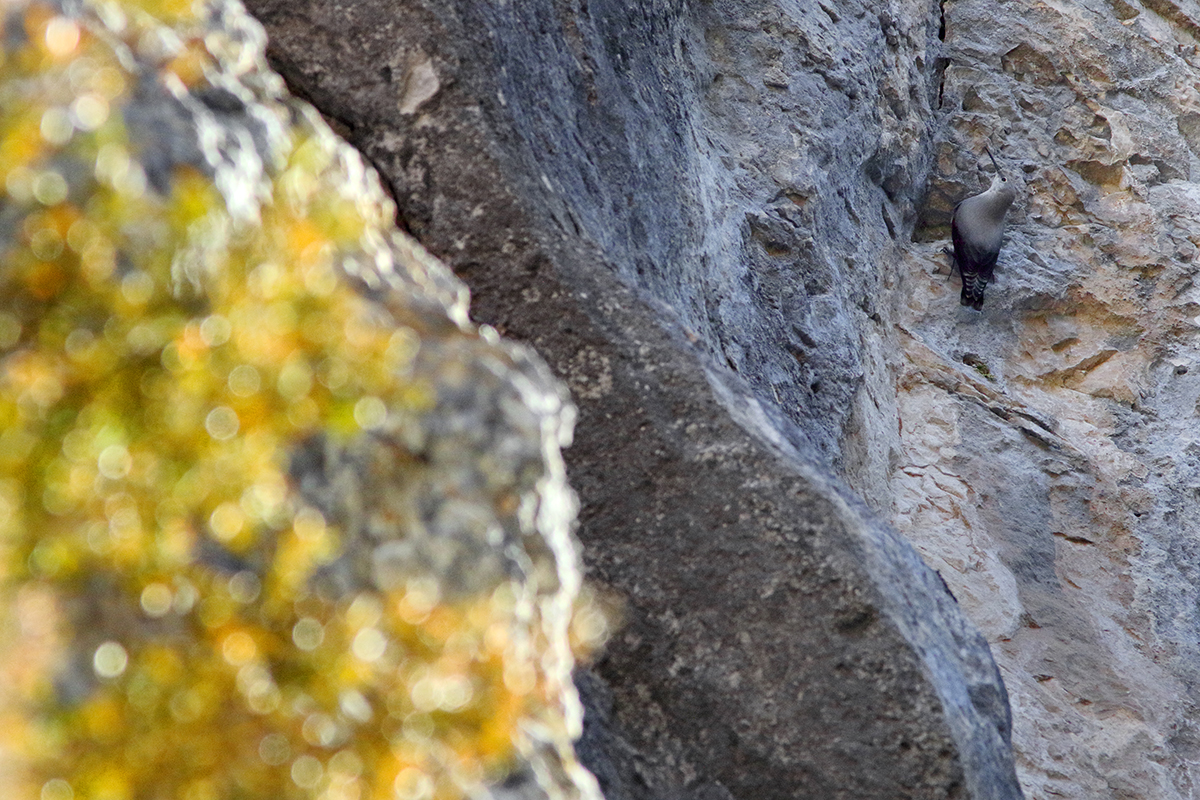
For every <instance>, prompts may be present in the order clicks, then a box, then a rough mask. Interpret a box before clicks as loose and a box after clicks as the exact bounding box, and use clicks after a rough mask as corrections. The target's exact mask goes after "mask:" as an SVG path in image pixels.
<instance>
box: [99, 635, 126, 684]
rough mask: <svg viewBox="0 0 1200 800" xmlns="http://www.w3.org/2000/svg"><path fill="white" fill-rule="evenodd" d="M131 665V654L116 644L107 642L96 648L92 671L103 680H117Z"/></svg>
mask: <svg viewBox="0 0 1200 800" xmlns="http://www.w3.org/2000/svg"><path fill="white" fill-rule="evenodd" d="M128 665H129V654H128V653H126V652H125V648H124V647H122V646H121V645H119V644H117V643H116V642H105V643H104V644H102V645H100V646H99V647H97V648H96V652H95V654H94V655H93V656H92V669H94V670H95V671H96V674H97V675H99V676H100V677H101V678H116V677H119V676H120V675H122V674H123V673H124V672H125V667H127V666H128Z"/></svg>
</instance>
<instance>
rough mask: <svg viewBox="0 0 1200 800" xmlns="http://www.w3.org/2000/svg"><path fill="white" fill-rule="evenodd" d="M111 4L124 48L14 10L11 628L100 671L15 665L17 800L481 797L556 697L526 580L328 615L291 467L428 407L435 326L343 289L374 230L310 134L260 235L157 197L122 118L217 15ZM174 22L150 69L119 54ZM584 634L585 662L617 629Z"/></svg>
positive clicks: (197, 171) (8, 411) (197, 82)
mask: <svg viewBox="0 0 1200 800" xmlns="http://www.w3.org/2000/svg"><path fill="white" fill-rule="evenodd" d="M96 7H97V8H102V10H105V9H107V10H106V11H105V13H110V14H111V13H115V12H114V10H115V11H119V12H121V13H123V14H125V15H126V17H127V20H126V22H127V24H126V26H125V27H124V28H123V30H122V32H121V33H120V35H119V36H118V35H117V34H116V33H114V32H113V30H111V29H107V28H105V27H104V26H102V25H100V24H99V23H98V22H96V20H95V19H94V18H91V17H87V16H85V18H83V19H69V18H67V17H64V16H61V15H60V13H59V12H58V11H57V9H56V8H55V7H54V6H53V5H50V4H46V3H38V2H34V3H28V4H24V5H20V4H10V5H9V6H6V7H5V8H8V11H7V16H4V17H2V18H0V24H2V25H4V26H5V28H6V29H5V30H3V31H0V40H2V41H3V42H6V43H8V44H7V45H6V47H8V48H9V49H6V50H5V51H4V52H3V54H2V56H0V102H2V104H3V107H4V113H3V114H2V115H0V186H3V188H4V194H3V195H2V196H0V256H2V259H3V262H2V263H3V264H4V268H3V270H2V271H0V534H2V537H3V542H4V545H5V552H6V555H7V558H6V560H5V563H6V567H5V577H6V579H7V582H8V585H9V586H10V589H11V595H10V596H12V597H16V598H19V602H17V607H18V611H17V613H16V616H18V617H20V618H23V619H25V620H26V623H28V622H29V620H33V619H42V620H43V621H44V619H45V617H46V616H47V615H48V614H50V613H51V612H53V614H54V617H53V618H54V619H56V620H58V623H59V625H58V629H57V630H56V631H46V630H42V631H41V634H42V636H43V639H42V641H43V642H44V643H45V642H50V643H51V647H50V649H51V650H53V651H54V652H57V653H61V652H64V648H65V647H66V646H67V643H68V642H69V643H70V644H71V645H72V646H74V647H76V648H79V647H81V646H82V647H83V650H84V651H85V652H86V653H90V658H91V661H90V663H86V664H68V665H63V664H60V663H54V662H53V661H52V660H51V658H52V657H51V656H49V655H47V656H45V660H44V661H39V662H37V663H39V665H40V667H41V668H40V669H37V670H30V669H29V668H28V664H22V665H17V666H14V667H12V668H10V669H9V670H8V674H9V675H10V677H15V678H16V680H17V685H18V686H19V688H20V690H21V691H22V693H23V694H24V695H25V698H24V699H25V701H26V702H27V703H28V704H29V705H28V706H27V707H25V708H24V709H23V711H22V713H21V714H20V715H18V719H17V720H16V721H15V722H14V724H10V725H5V726H4V729H3V731H2V732H0V737H3V748H2V749H4V750H6V751H8V752H9V753H15V754H17V756H19V759H20V762H21V766H22V767H23V770H22V771H21V775H22V777H21V778H20V780H21V781H23V783H19V784H17V787H18V788H17V791H18V792H19V793H20V794H19V796H20V797H28V798H35V797H40V798H42V800H68V799H69V798H89V799H94V800H143V799H146V800H157V798H179V799H180V800H210V799H211V800H225V799H226V798H326V799H327V800H359V799H365V798H385V797H386V798H393V797H402V798H410V797H411V798H451V797H460V796H463V795H464V793H465V792H466V791H467V790H468V789H469V788H470V787H471V786H473V785H475V784H476V783H477V782H478V781H482V780H486V779H489V778H492V779H494V778H496V777H500V776H503V774H504V771H505V769H506V768H507V767H508V765H509V764H510V762H511V759H512V758H513V755H514V740H515V739H516V737H517V736H518V735H519V731H520V726H521V725H522V721H523V720H525V719H527V718H533V717H537V716H538V715H539V714H541V713H542V712H541V711H539V709H542V708H545V707H547V706H554V705H555V703H556V702H558V701H557V700H556V699H555V698H553V697H551V696H550V694H549V693H550V692H551V691H554V690H555V689H554V687H548V685H547V683H546V679H545V674H544V671H543V670H542V668H541V660H540V659H541V656H540V653H541V652H542V650H543V649H544V648H545V647H546V643H545V642H544V641H539V639H538V637H539V636H540V634H538V633H535V632H531V631H533V630H536V627H535V626H534V627H531V626H530V624H529V620H530V617H531V614H532V613H533V612H532V611H531V604H530V598H529V597H527V596H526V594H527V593H528V591H529V590H528V589H527V588H525V587H523V586H522V585H521V584H519V583H516V582H502V583H500V584H499V585H497V586H490V587H487V589H486V591H482V592H480V593H479V594H478V595H477V596H468V597H457V598H448V597H443V596H442V593H441V590H440V588H439V585H438V582H437V580H436V578H434V577H430V578H420V577H417V578H413V579H411V580H409V581H408V582H407V584H405V585H404V586H402V587H400V588H397V589H396V590H394V591H390V592H375V591H372V592H363V593H360V594H358V595H357V596H353V597H348V598H341V599H331V598H322V597H319V596H317V595H316V594H315V593H313V592H312V591H311V590H310V589H309V578H310V577H311V575H312V574H313V573H314V571H315V570H316V569H317V568H318V567H319V566H320V565H322V564H325V563H328V562H329V561H331V560H332V559H333V558H334V557H336V556H337V555H338V554H339V553H340V552H341V538H340V534H339V532H338V531H337V530H336V528H335V527H334V526H333V525H332V523H331V522H330V521H327V520H326V519H325V518H324V517H323V516H322V514H321V512H320V511H319V510H317V509H315V508H313V507H311V506H309V505H306V504H305V503H304V502H303V501H302V500H301V499H300V498H299V497H298V496H297V495H296V493H295V492H294V491H293V490H292V489H291V488H290V487H289V485H288V480H287V476H286V474H285V473H286V469H287V463H286V458H287V453H288V451H289V448H291V447H293V446H295V445H296V444H297V443H298V442H301V441H303V440H305V439H306V438H307V437H310V436H312V435H313V434H315V433H317V432H321V433H322V434H323V435H326V436H334V437H353V436H357V435H361V434H362V433H363V432H364V431H370V430H374V429H377V428H379V427H380V426H382V425H383V423H384V421H385V420H386V417H387V414H388V413H389V410H394V409H401V408H403V409H409V410H412V411H414V412H419V411H420V410H422V409H424V408H427V407H428V406H429V404H430V403H431V402H432V397H431V392H430V388H429V387H426V386H422V385H421V384H420V383H419V382H417V381H415V380H403V379H402V376H404V375H405V374H406V365H407V364H408V362H409V360H410V359H411V358H412V356H413V353H414V348H415V344H414V343H415V342H416V341H417V337H416V335H415V334H414V333H413V332H412V331H410V330H407V329H405V328H404V327H402V326H398V325H397V323H396V322H395V320H393V319H391V318H390V317H389V316H388V315H387V314H386V313H385V312H384V311H382V310H381V308H380V307H379V306H378V305H376V304H373V303H371V302H369V301H367V300H366V299H364V298H363V297H362V296H361V295H360V294H359V293H357V292H356V291H354V290H353V289H352V288H351V287H350V286H349V285H348V283H347V281H345V280H343V279H342V278H341V277H340V275H339V273H338V265H339V264H340V263H342V261H343V259H345V258H347V257H353V255H354V254H355V253H359V252H361V251H363V249H364V242H365V241H367V239H369V237H371V236H376V237H379V236H380V235H383V234H381V232H380V231H379V230H378V218H384V219H386V214H381V213H378V211H377V212H376V213H375V214H374V216H373V217H367V216H364V213H363V210H362V208H361V204H356V203H355V202H353V201H352V200H349V199H347V197H346V196H345V194H344V193H342V192H339V191H336V187H334V186H332V185H331V181H336V180H337V179H338V175H340V173H339V172H338V170H337V165H336V164H335V163H334V160H333V159H334V156H333V154H332V152H331V150H330V148H329V147H328V145H327V144H326V143H325V141H324V140H323V139H322V138H321V137H319V136H317V135H316V132H315V131H313V130H312V129H311V128H308V127H306V125H307V123H306V122H305V120H304V119H303V118H299V119H294V120H293V122H292V125H293V129H292V130H291V131H290V141H291V146H290V147H289V148H288V149H287V151H286V152H284V153H280V154H278V156H279V159H278V163H277V164H276V165H273V166H269V167H268V172H269V173H270V175H271V179H272V181H271V185H270V186H269V187H268V188H267V196H263V197H260V198H259V203H258V218H257V219H252V218H246V216H245V215H244V214H243V215H241V216H239V215H238V214H235V213H233V212H232V211H231V210H230V209H229V208H228V203H227V198H226V197H225V196H224V195H223V194H222V191H220V190H219V188H218V186H217V185H215V183H214V179H213V176H212V175H211V174H209V171H207V170H206V169H204V168H203V165H193V166H174V167H173V168H172V172H171V174H170V176H169V178H170V180H169V189H167V190H166V191H162V190H161V188H160V189H156V188H155V186H154V180H155V176H154V175H151V174H148V173H147V168H146V166H145V165H144V164H143V162H142V156H143V153H141V152H139V150H138V146H137V143H136V142H137V140H136V137H131V135H130V131H129V130H128V129H127V120H126V118H125V115H124V114H123V109H127V108H129V107H130V103H131V102H132V97H133V94H134V93H135V92H136V91H137V87H138V85H139V82H145V81H158V82H159V84H160V85H162V86H168V87H170V86H176V87H183V90H184V91H186V90H187V89H197V88H203V87H205V86H207V85H208V83H207V82H208V76H211V74H212V73H213V71H214V61H213V58H212V56H210V55H209V54H208V52H207V51H206V49H205V45H204V41H205V39H204V37H203V35H202V34H203V30H202V28H201V27H200V24H201V21H202V20H201V17H202V15H200V14H198V13H197V11H196V10H195V9H196V8H200V7H202V4H193V3H191V2H188V0H123V1H122V2H119V3H113V2H107V3H96ZM163 23H165V24H167V25H173V26H175V27H176V31H175V33H176V36H175V39H174V40H172V39H170V38H169V37H166V36H161V35H160V36H159V40H160V41H159V42H158V45H157V46H158V47H159V49H160V50H161V53H160V54H159V55H158V56H157V60H156V63H157V64H158V72H157V74H150V75H144V74H143V75H139V74H137V73H136V72H135V71H134V68H133V67H132V65H131V63H130V60H129V58H128V56H122V55H121V50H122V48H133V49H138V48H141V49H142V50H145V49H146V45H145V37H146V36H147V35H148V34H149V33H151V32H154V31H160V28H159V27H157V26H160V25H161V24H163ZM14 26H19V30H14ZM160 32H161V31H160ZM172 41H175V44H174V45H171V42H172ZM12 43H17V46H15V47H11V46H10V45H11V44H12ZM21 609H23V610H21ZM31 615H32V616H31ZM589 615H590V616H589ZM597 615H598V616H597ZM578 619H579V620H580V622H579V623H578V624H577V625H576V626H575V628H573V630H572V635H573V638H574V640H575V644H576V646H577V647H579V648H580V649H586V648H587V647H590V646H593V645H594V644H595V642H596V641H598V640H599V638H601V637H602V635H603V628H604V620H603V615H599V612H597V611H595V609H594V608H591V607H589V608H588V609H585V613H583V614H582V615H580V616H579V617H578ZM28 627H29V624H26V628H28ZM26 633H28V630H26ZM31 652H32V651H31ZM10 785H11V784H10Z"/></svg>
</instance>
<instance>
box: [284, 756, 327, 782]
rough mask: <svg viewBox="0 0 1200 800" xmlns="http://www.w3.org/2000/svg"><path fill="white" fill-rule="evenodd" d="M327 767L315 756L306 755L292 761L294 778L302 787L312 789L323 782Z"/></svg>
mask: <svg viewBox="0 0 1200 800" xmlns="http://www.w3.org/2000/svg"><path fill="white" fill-rule="evenodd" d="M324 774H325V768H324V767H322V766H321V762H320V761H318V760H317V759H316V758H314V757H313V756H309V755H304V756H300V757H299V758H297V759H296V760H295V761H293V762H292V780H293V781H295V783H296V785H297V786H299V787H300V788H301V789H312V788H313V787H315V786H316V785H317V784H318V783H320V782H321V776H322V775H324Z"/></svg>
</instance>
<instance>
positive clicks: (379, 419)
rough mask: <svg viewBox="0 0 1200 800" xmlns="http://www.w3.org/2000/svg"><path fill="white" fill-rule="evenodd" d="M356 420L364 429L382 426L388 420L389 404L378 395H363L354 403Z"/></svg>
mask: <svg viewBox="0 0 1200 800" xmlns="http://www.w3.org/2000/svg"><path fill="white" fill-rule="evenodd" d="M354 421H355V422H357V423H358V427H360V428H362V429H363V430H364V431H370V430H375V429H376V428H381V427H383V423H385V422H386V421H387V406H386V405H384V403H383V401H382V400H380V399H379V398H378V397H369V396H368V397H363V398H361V399H360V400H359V401H358V402H357V403H355V404H354Z"/></svg>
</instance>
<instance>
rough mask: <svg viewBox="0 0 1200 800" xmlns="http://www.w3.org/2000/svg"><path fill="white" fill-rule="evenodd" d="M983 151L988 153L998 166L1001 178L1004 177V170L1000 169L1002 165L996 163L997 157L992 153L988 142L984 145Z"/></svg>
mask: <svg viewBox="0 0 1200 800" xmlns="http://www.w3.org/2000/svg"><path fill="white" fill-rule="evenodd" d="M983 152H985V153H987V154H988V158H990V159H991V160H992V166H993V167H995V168H996V174H997V175H999V176H1000V177H1001V178H1003V177H1004V170H1002V169H1000V165H999V164H997V163H996V157H995V156H994V155H992V150H991V148H990V147H988V146H987V145H986V144H985V145H984V146H983Z"/></svg>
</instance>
